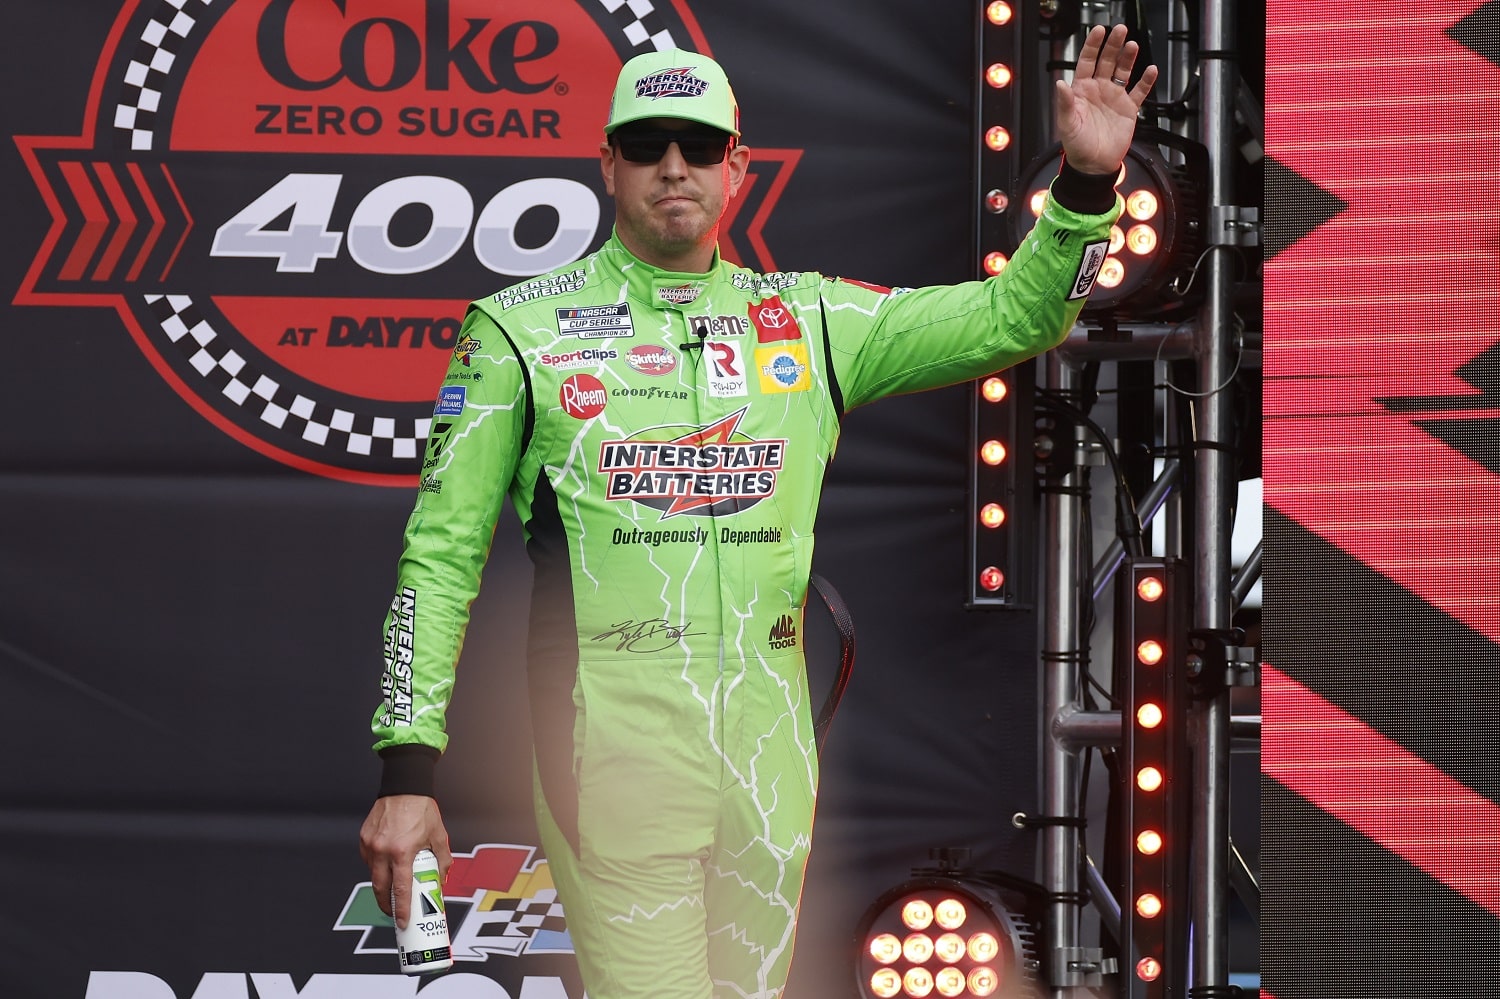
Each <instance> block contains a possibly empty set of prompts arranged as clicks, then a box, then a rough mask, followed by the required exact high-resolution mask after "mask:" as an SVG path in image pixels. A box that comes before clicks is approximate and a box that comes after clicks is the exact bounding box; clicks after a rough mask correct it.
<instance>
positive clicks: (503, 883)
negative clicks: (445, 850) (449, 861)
mask: <svg viewBox="0 0 1500 999" xmlns="http://www.w3.org/2000/svg"><path fill="white" fill-rule="evenodd" d="M535 853H536V848H535V847H530V846H516V845H513V844H508V843H506V844H495V843H486V844H483V845H481V846H477V847H475V848H474V851H473V853H470V854H468V855H467V856H461V855H459V854H454V856H453V866H452V867H451V868H449V870H448V879H447V880H446V881H445V882H443V905H444V908H446V909H447V912H448V935H449V939H450V940H451V942H452V949H453V959H454V960H455V961H487V960H489V958H490V955H491V954H501V955H509V956H511V957H517V956H520V955H523V954H571V953H573V940H572V938H571V937H570V936H569V935H568V928H567V922H566V920H565V919H564V918H563V907H562V903H560V902H558V901H557V889H556V887H554V886H553V883H552V869H551V868H550V867H549V866H548V865H547V861H545V860H534V859H533V857H534V855H535ZM333 928H334V929H336V930H351V931H358V932H359V934H360V936H359V940H358V941H357V942H356V943H355V945H354V953H356V954H389V955H393V956H392V958H391V961H392V964H391V967H395V963H394V962H395V957H394V955H395V953H396V929H395V924H394V923H393V922H392V921H391V917H390V916H387V915H386V914H385V913H383V912H381V911H380V906H379V905H378V904H376V901H375V892H374V889H373V888H372V887H371V886H370V882H368V881H364V882H361V883H360V884H357V885H355V886H354V889H353V890H352V891H351V892H350V893H349V898H348V900H347V901H346V902H345V903H344V911H343V912H341V913H339V917H338V920H337V921H336V922H335V923H334V924H333Z"/></svg>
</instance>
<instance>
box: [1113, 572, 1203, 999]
mask: <svg viewBox="0 0 1500 999" xmlns="http://www.w3.org/2000/svg"><path fill="white" fill-rule="evenodd" d="M1124 580H1125V581H1126V582H1127V583H1128V587H1129V588H1128V589H1126V588H1124V587H1122V588H1121V596H1120V599H1121V607H1120V616H1119V622H1120V627H1119V629H1118V631H1117V635H1118V645H1117V647H1116V653H1115V654H1116V656H1117V661H1118V663H1119V665H1120V672H1121V673H1122V674H1123V677H1124V685H1123V696H1122V701H1121V704H1122V706H1123V708H1124V723H1125V726H1124V765H1123V767H1122V769H1121V774H1122V783H1123V785H1124V786H1123V787H1121V789H1120V793H1121V795H1122V798H1121V800H1122V802H1123V808H1122V813H1123V818H1124V828H1125V830H1126V837H1125V842H1124V843H1123V844H1122V848H1123V850H1124V851H1125V853H1126V856H1125V858H1124V864H1123V865H1122V869H1123V871H1124V875H1125V885H1124V891H1123V892H1122V906H1121V909H1122V912H1121V919H1120V929H1121V934H1120V936H1121V940H1120V968H1121V970H1120V975H1121V993H1120V994H1121V997H1122V999H1176V997H1180V996H1185V995H1186V994H1187V993H1186V991H1185V989H1186V983H1187V981H1188V977H1187V937H1188V925H1189V922H1190V917H1189V912H1188V908H1189V905H1190V902H1189V891H1188V853H1189V814H1190V812H1189V810H1190V808H1191V806H1192V788H1191V766H1192V764H1191V760H1190V758H1189V742H1188V732H1187V717H1186V716H1187V709H1188V700H1189V688H1188V677H1187V676H1186V673H1187V672H1188V671H1187V670H1186V668H1185V667H1186V663H1187V659H1188V655H1189V649H1190V648H1191V647H1192V646H1191V645H1190V641H1189V637H1188V629H1187V623H1186V613H1187V606H1188V605H1187V603H1186V601H1187V600H1188V599H1189V597H1190V594H1189V592H1188V591H1189V586H1188V573H1187V571H1186V569H1185V568H1184V567H1183V565H1182V563H1181V562H1180V561H1179V560H1177V559H1170V558H1168V559H1163V558H1140V557H1136V558H1131V559H1129V560H1128V561H1127V563H1126V574H1125V576H1124Z"/></svg>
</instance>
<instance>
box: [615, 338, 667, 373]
mask: <svg viewBox="0 0 1500 999" xmlns="http://www.w3.org/2000/svg"><path fill="white" fill-rule="evenodd" d="M625 363H626V364H628V365H630V368H631V370H632V371H639V372H640V373H641V374H643V375H667V374H671V373H672V372H673V371H676V370H677V356H676V355H675V354H673V353H672V352H671V351H670V350H668V349H667V348H665V347H653V346H650V345H649V344H644V343H643V344H641V345H640V346H639V347H631V348H630V349H629V350H628V351H626V352H625Z"/></svg>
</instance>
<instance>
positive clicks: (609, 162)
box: [599, 140, 615, 198]
mask: <svg viewBox="0 0 1500 999" xmlns="http://www.w3.org/2000/svg"><path fill="white" fill-rule="evenodd" d="M599 173H600V174H601V175H602V176H603V177H604V193H605V194H607V195H609V196H610V197H611V198H613V197H614V196H615V147H614V146H612V145H610V143H609V141H608V140H605V141H604V142H601V143H599Z"/></svg>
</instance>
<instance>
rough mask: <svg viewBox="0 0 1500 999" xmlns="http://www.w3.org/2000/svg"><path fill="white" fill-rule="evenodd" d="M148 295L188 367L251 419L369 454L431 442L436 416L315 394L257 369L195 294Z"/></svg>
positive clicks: (396, 453) (407, 453) (403, 454)
mask: <svg viewBox="0 0 1500 999" xmlns="http://www.w3.org/2000/svg"><path fill="white" fill-rule="evenodd" d="M145 298H146V304H147V306H148V307H149V309H150V311H151V314H152V315H153V316H155V317H156V320H157V323H158V325H159V326H160V327H161V331H162V333H164V334H166V337H167V339H168V340H170V341H171V342H172V343H173V345H175V346H176V348H177V350H178V351H179V352H180V353H181V355H182V357H183V358H184V359H185V360H186V361H187V364H188V366H189V367H191V368H192V369H193V370H194V371H196V372H198V374H199V375H201V376H203V379H204V381H205V382H207V383H208V384H209V385H211V386H213V387H214V388H215V389H217V390H218V392H219V394H220V395H221V396H222V397H223V398H224V399H225V400H228V402H229V403H231V404H232V407H233V409H237V410H239V411H240V412H242V413H245V414H246V415H247V416H249V417H250V418H253V419H259V420H260V421H261V422H262V423H264V424H266V425H267V426H270V427H273V428H275V429H276V430H279V431H281V432H282V433H283V434H287V435H290V436H292V437H295V438H298V439H300V440H301V441H303V442H305V443H308V444H313V445H316V446H318V447H329V448H335V449H341V450H342V451H344V452H345V453H346V454H353V455H359V456H361V457H366V458H369V457H374V458H390V459H395V460H403V459H413V458H416V457H417V456H418V455H419V454H420V453H421V451H422V448H423V447H424V446H425V445H426V441H427V433H428V430H429V429H430V428H431V425H432V419H431V418H430V417H422V418H420V419H412V418H410V417H397V416H368V415H363V414H360V413H355V412H352V411H350V410H347V409H342V408H339V407H335V406H329V405H327V404H325V403H321V402H318V401H316V400H313V399H310V398H308V397H307V396H305V395H303V394H302V393H300V392H297V391H295V390H293V389H290V388H287V387H286V386H284V385H282V384H281V383H280V382H278V381H277V380H276V379H274V378H272V377H271V376H270V375H267V374H265V373H264V372H261V371H259V370H257V369H256V367H255V365H254V364H253V363H252V361H251V360H250V359H247V358H246V357H245V356H244V355H243V354H241V353H240V352H239V351H237V350H235V349H234V348H233V347H232V346H231V345H229V344H228V343H226V342H225V338H224V337H221V336H219V334H218V332H217V331H215V330H214V328H213V327H212V326H211V325H209V323H208V321H207V320H206V319H204V318H203V316H202V314H201V313H200V312H199V311H198V308H197V306H195V305H194V304H193V300H192V297H191V296H189V295H147V296H145ZM205 396H207V393H205Z"/></svg>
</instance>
